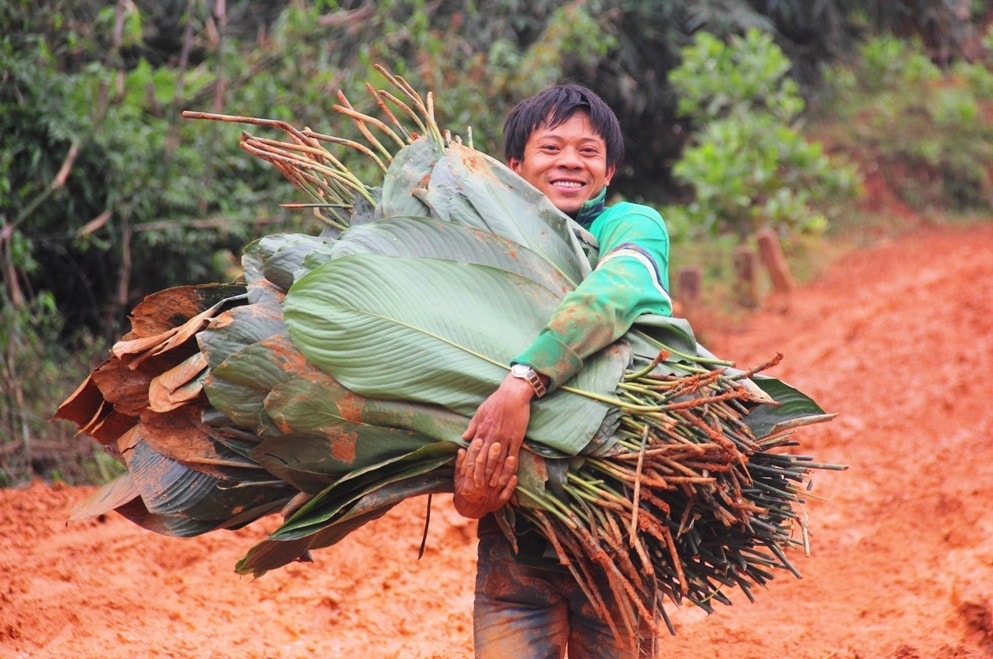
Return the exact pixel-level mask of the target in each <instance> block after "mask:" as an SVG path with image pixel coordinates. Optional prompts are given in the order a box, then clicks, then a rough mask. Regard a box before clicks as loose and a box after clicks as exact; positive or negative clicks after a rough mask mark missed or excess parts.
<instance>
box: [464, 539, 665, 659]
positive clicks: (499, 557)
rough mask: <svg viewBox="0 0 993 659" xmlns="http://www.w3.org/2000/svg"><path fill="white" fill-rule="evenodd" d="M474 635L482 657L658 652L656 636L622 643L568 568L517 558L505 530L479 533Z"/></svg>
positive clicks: (558, 658) (599, 657)
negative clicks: (526, 562) (640, 644)
mask: <svg viewBox="0 0 993 659" xmlns="http://www.w3.org/2000/svg"><path fill="white" fill-rule="evenodd" d="M473 635H474V641H475V648H476V657H477V658H479V659H505V658H506V657H514V659H562V657H565V656H566V653H567V651H568V656H569V659H608V658H617V659H620V658H622V657H624V658H628V657H651V656H653V655H652V642H651V639H650V638H649V639H648V641H646V643H644V644H643V646H644V647H642V648H632V647H630V646H623V645H618V642H617V640H616V639H615V638H614V636H613V634H612V633H611V631H610V627H609V626H608V625H607V624H606V623H605V622H604V621H603V620H602V619H601V618H600V617H599V616H598V615H597V614H596V611H595V609H594V608H593V606H592V605H591V604H590V603H589V601H588V600H587V598H586V596H585V595H584V594H583V591H582V589H580V587H579V584H577V583H576V580H575V579H574V578H573V576H572V575H571V574H570V573H569V572H568V571H566V570H564V569H557V568H556V567H548V568H546V567H533V566H530V565H522V564H520V563H518V562H517V561H515V560H514V555H513V549H512V548H511V546H510V543H509V542H508V541H507V539H506V538H505V537H504V536H503V534H502V533H501V532H500V531H496V532H489V533H480V535H479V559H478V565H477V572H476V601H475V606H474V612H473Z"/></svg>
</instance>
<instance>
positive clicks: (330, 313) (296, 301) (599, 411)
mask: <svg viewBox="0 0 993 659" xmlns="http://www.w3.org/2000/svg"><path fill="white" fill-rule="evenodd" d="M558 300H559V297H558V296H557V295H555V294H553V293H552V292H551V291H549V290H548V289H546V288H544V287H543V286H541V285H539V284H536V283H534V282H533V281H532V280H530V279H527V278H524V277H521V276H519V275H516V274H513V273H509V272H507V271H505V270H500V269H497V268H492V267H489V266H481V265H475V264H463V263H454V262H451V261H444V260H440V259H433V258H397V257H383V256H376V255H368V254H356V255H352V256H347V257H342V258H339V259H335V260H333V261H331V262H330V263H327V264H325V265H324V266H321V267H320V268H318V269H316V270H314V271H312V272H310V273H309V274H308V275H306V276H305V277H303V278H301V279H300V280H299V281H298V282H297V283H296V284H294V286H293V288H292V289H291V290H290V293H289V294H288V295H287V298H286V301H285V303H284V313H285V317H286V323H287V329H288V330H289V332H290V336H291V337H292V339H293V341H294V343H295V344H296V345H297V346H299V347H300V350H301V352H303V354H304V355H305V356H306V357H307V359H308V360H310V361H311V362H313V363H314V364H316V365H317V366H318V367H319V368H321V369H322V370H324V371H326V372H327V373H329V374H330V375H331V376H332V377H334V378H335V379H336V380H338V381H339V382H341V383H342V384H343V385H344V386H346V387H347V388H349V389H351V390H353V391H355V392H357V393H360V394H362V395H363V396H368V397H370V398H377V399H383V400H390V399H401V400H409V401H414V402H421V403H426V404H431V405H441V406H443V407H445V408H447V409H449V410H452V411H453V412H456V413H458V414H462V415H465V416H470V415H471V414H473V413H474V412H475V410H476V408H477V407H478V406H479V405H480V404H481V403H482V401H483V400H484V399H485V397H486V396H488V395H489V394H490V393H491V392H493V391H494V390H495V389H496V388H497V385H498V384H499V383H500V381H501V380H502V379H503V377H504V376H505V375H506V373H507V368H508V367H507V365H508V364H509V362H510V360H512V359H513V358H514V357H515V356H516V355H517V354H519V353H520V352H522V351H523V350H524V349H525V348H526V347H527V346H528V345H529V344H530V342H531V341H532V340H533V338H534V337H536V336H537V335H538V333H539V332H540V330H541V328H542V324H543V322H544V320H545V319H547V318H548V317H550V315H551V313H552V311H553V309H554V308H555V306H556V305H557V303H558ZM604 355H605V356H604V357H603V358H601V359H599V360H591V361H590V362H589V363H588V364H587V365H586V367H585V368H584V369H583V371H582V372H581V373H580V375H579V376H577V377H576V378H575V379H574V381H572V382H570V387H575V388H577V389H580V390H586V391H591V392H594V393H597V394H600V395H608V394H612V393H613V391H614V388H615V387H616V385H617V382H618V381H619V379H620V376H621V374H622V373H623V370H624V368H625V366H626V365H627V362H626V356H624V355H611V354H609V353H607V352H605V353H604ZM607 355H609V356H607ZM607 410H608V407H607V405H605V404H603V403H599V402H597V401H594V400H590V399H589V398H586V397H584V396H582V395H579V394H576V393H572V392H569V391H565V390H559V391H556V392H555V393H553V394H552V395H550V396H548V397H546V398H544V399H542V400H541V401H540V402H539V403H538V404H537V405H535V406H534V412H533V415H532V420H531V424H530V426H529V433H528V438H529V439H531V440H534V441H537V442H539V443H541V444H544V445H546V446H549V447H551V448H554V449H556V450H560V451H563V452H565V453H568V454H575V453H577V452H579V451H580V450H582V448H583V447H585V446H586V444H587V443H588V441H589V440H590V438H591V437H592V436H593V435H594V433H595V432H596V430H597V428H598V427H599V426H600V424H601V422H602V421H603V420H604V418H605V416H606V413H607Z"/></svg>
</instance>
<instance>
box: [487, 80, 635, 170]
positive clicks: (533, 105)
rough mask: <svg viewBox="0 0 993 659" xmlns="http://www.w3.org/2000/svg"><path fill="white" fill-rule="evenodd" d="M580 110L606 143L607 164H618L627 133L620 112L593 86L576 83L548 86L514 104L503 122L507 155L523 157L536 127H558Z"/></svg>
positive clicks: (621, 156)
mask: <svg viewBox="0 0 993 659" xmlns="http://www.w3.org/2000/svg"><path fill="white" fill-rule="evenodd" d="M580 111H583V112H586V113H587V114H588V115H589V117H590V123H591V124H592V125H593V130H594V131H595V132H596V134H597V135H599V136H600V137H601V138H603V141H604V142H605V143H606V145H607V165H616V164H619V163H620V162H621V161H622V160H623V159H624V136H623V135H622V134H621V126H620V124H619V123H618V121H617V115H615V114H614V111H613V110H611V109H610V106H609V105H607V103H606V102H604V100H603V99H602V98H600V97H599V96H597V95H596V93H594V92H593V91H592V90H590V89H587V88H586V87H583V86H582V85H575V84H566V85H555V86H553V87H548V88H547V89H545V90H544V91H541V92H538V93H537V94H535V95H534V96H529V97H528V98H525V99H524V100H523V101H521V102H519V103H518V104H517V105H515V106H514V108H513V109H512V110H511V111H510V113H509V114H508V115H507V119H506V121H504V124H503V154H504V158H505V159H509V158H517V159H519V160H521V159H523V158H524V146H525V145H526V144H527V141H528V138H530V137H531V134H532V133H533V132H534V131H536V130H537V129H538V128H539V127H540V126H543V125H545V124H547V125H548V127H549V128H555V127H556V126H559V125H561V124H563V123H565V122H566V121H568V120H569V118H570V117H572V115H574V114H575V113H576V112H580Z"/></svg>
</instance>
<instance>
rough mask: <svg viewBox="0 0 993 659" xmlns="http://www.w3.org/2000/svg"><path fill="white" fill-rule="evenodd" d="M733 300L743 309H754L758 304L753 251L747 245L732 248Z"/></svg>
mask: <svg viewBox="0 0 993 659" xmlns="http://www.w3.org/2000/svg"><path fill="white" fill-rule="evenodd" d="M733 258H734V272H735V287H734V292H735V298H736V299H737V300H738V304H740V305H741V306H743V307H748V308H752V307H756V306H758V303H759V296H758V289H757V287H756V283H755V250H753V249H752V248H751V247H749V246H748V245H738V246H737V247H735V248H734V257H733Z"/></svg>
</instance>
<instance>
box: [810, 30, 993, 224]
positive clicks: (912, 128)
mask: <svg viewBox="0 0 993 659" xmlns="http://www.w3.org/2000/svg"><path fill="white" fill-rule="evenodd" d="M858 55H859V57H858V58H857V60H856V61H854V62H852V63H849V64H848V65H847V67H840V66H839V67H834V68H833V69H832V70H831V73H830V76H829V80H830V81H831V83H832V86H833V92H832V94H833V96H832V99H831V102H830V103H829V104H828V105H827V107H826V109H825V111H824V112H823V113H822V120H823V121H822V123H823V124H826V128H825V129H826V130H831V126H836V127H837V129H836V130H833V131H832V133H833V134H834V135H835V138H834V141H835V145H836V146H837V147H839V148H841V149H843V150H845V151H847V152H848V153H850V154H852V157H853V158H855V159H858V160H859V161H861V162H863V163H864V164H865V166H866V167H867V168H870V169H872V170H874V171H877V172H879V173H880V174H881V176H882V177H883V179H884V181H885V183H886V184H887V186H888V187H889V188H890V189H891V190H893V191H894V192H895V193H896V194H897V195H898V196H899V198H900V199H902V201H903V202H905V203H906V204H908V205H909V206H910V207H911V208H912V209H915V210H918V211H924V210H942V211H953V212H975V211H979V212H989V211H990V210H993V169H991V168H990V166H989V163H991V162H993V125H991V124H990V122H989V121H987V120H984V119H983V117H984V114H985V113H989V112H991V111H993V104H991V102H990V101H991V98H993V74H991V72H990V70H989V68H987V66H986V65H985V64H984V63H982V62H975V63H969V62H965V61H958V62H956V63H955V64H954V65H952V66H951V67H949V68H948V69H947V70H942V69H940V68H939V67H937V66H936V65H935V64H934V63H933V62H932V61H931V60H930V59H929V57H928V56H927V54H926V53H925V51H924V48H923V46H922V45H921V43H920V42H919V41H915V40H897V39H895V38H893V37H879V38H875V39H872V40H870V41H868V42H867V43H866V44H864V45H863V47H862V48H861V49H860V50H859V53H858Z"/></svg>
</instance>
